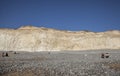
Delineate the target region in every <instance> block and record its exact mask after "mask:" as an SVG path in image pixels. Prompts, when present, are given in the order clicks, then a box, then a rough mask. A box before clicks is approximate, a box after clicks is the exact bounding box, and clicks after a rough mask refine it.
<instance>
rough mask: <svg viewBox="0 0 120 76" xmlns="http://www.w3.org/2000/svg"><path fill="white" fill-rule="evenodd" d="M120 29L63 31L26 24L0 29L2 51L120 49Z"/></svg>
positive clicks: (0, 48)
mask: <svg viewBox="0 0 120 76" xmlns="http://www.w3.org/2000/svg"><path fill="white" fill-rule="evenodd" d="M119 44H120V31H117V30H112V31H107V32H97V33H95V32H88V31H76V32H72V31H61V30H55V29H50V28H43V27H41V28H39V27H33V26H24V27H20V28H18V29H0V50H1V51H2V50H3V51H10V50H13V51H30V52H36V51H63V50H64V51H67V50H73V51H77V50H90V49H120V45H119Z"/></svg>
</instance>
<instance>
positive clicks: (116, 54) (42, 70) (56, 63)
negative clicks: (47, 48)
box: [0, 50, 120, 76]
mask: <svg viewBox="0 0 120 76" xmlns="http://www.w3.org/2000/svg"><path fill="white" fill-rule="evenodd" d="M1 53H2V52H0V54H1ZM101 53H109V54H110V57H109V58H104V59H103V58H101ZM8 54H9V57H1V55H0V76H120V50H89V51H74V52H73V51H67V52H66V51H61V52H34V53H30V52H19V53H18V54H13V52H8Z"/></svg>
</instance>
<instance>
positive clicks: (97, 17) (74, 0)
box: [0, 0, 120, 32]
mask: <svg viewBox="0 0 120 76" xmlns="http://www.w3.org/2000/svg"><path fill="white" fill-rule="evenodd" d="M22 25H34V26H40V27H49V28H55V29H60V30H72V31H78V30H89V31H97V32H99V31H106V30H120V0H0V28H6V27H7V28H18V27H20V26H22Z"/></svg>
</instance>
